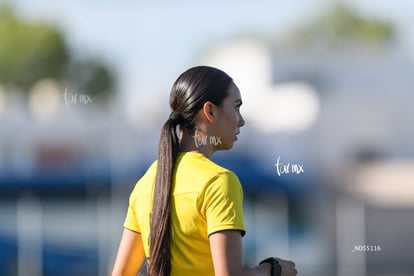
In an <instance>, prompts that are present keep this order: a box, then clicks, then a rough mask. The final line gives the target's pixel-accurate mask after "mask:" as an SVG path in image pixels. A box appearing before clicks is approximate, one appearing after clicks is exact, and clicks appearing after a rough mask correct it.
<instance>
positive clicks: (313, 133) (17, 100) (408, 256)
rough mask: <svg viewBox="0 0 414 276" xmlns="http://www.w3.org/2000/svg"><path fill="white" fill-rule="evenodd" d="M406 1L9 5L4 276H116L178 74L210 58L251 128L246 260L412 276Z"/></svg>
mask: <svg viewBox="0 0 414 276" xmlns="http://www.w3.org/2000/svg"><path fill="white" fill-rule="evenodd" d="M413 25H414V2H412V1H408V0H407V1H403V0H399V1H386V0H366V1H357V0H343V1H323V0H306V1H305V0H291V1H270V0H259V1H235V0H230V1H225V2H223V1H218V0H212V1H208V3H207V2H205V3H200V2H197V3H196V2H195V1H188V0H177V1H159V0H157V1H147V2H145V1H131V0H122V1H111V0H101V1H97V0H92V1H80V0H73V1H52V0H43V1H40V0H37V1H36V0H13V1H12V0H10V1H4V0H3V1H0V275H19V276H24V275H34V276H38V275H107V274H108V272H109V271H110V270H111V266H112V262H113V258H114V256H115V254H116V250H117V247H118V243H119V240H120V237H121V232H122V224H123V220H124V217H125V214H126V210H127V206H128V197H129V193H130V192H131V190H132V188H133V186H134V184H135V183H136V181H137V180H138V179H139V178H140V177H141V176H142V174H143V173H144V172H145V170H146V169H147V167H148V165H149V164H150V163H152V161H153V160H154V159H155V158H156V153H157V145H158V138H159V132H160V128H161V126H162V124H163V123H164V121H165V120H166V119H167V116H168V114H169V112H170V110H169V106H168V96H169V91H170V87H171V85H172V83H173V82H174V81H175V79H176V77H177V76H178V75H179V74H180V73H181V72H183V71H184V70H186V69H187V68H189V67H191V66H194V65H198V64H207V65H212V66H218V67H220V68H221V69H223V70H224V71H226V72H227V73H229V74H230V75H231V76H232V77H233V78H234V80H235V82H236V84H237V85H238V86H239V88H240V90H241V93H242V97H243V101H244V104H243V106H242V109H241V111H242V114H243V115H244V117H245V120H246V125H245V126H244V127H243V128H242V130H241V134H240V135H239V140H238V141H237V143H236V144H235V146H234V148H233V149H232V150H231V151H227V152H220V153H217V154H216V155H215V156H214V160H215V161H216V162H218V163H219V164H221V165H223V166H226V167H228V168H229V169H232V170H233V171H234V172H235V173H236V174H237V175H238V176H239V178H240V180H241V182H242V185H243V187H244V195H245V202H244V212H245V221H246V227H247V235H246V236H245V237H244V241H243V242H244V251H245V253H244V256H245V261H246V263H247V264H251V265H254V264H256V263H258V262H259V261H260V260H262V259H263V258H265V257H267V256H270V255H273V256H278V257H282V258H288V259H292V260H294V261H295V262H296V264H297V268H298V270H299V272H300V275H304V276H305V275H309V276H313V275H324V276H325V275H326V276H330V275H341V276H345V275H346V276H349V275H353V276H365V275H369V276H385V275H387V276H391V275H392V276H397V275H398V276H405V275H413V274H414V235H413V233H414V212H413V211H414V143H413V137H414V128H413V126H414V111H413V110H414V109H413V108H412V107H413V104H414V90H413V88H414V76H413V74H414V62H413V61H414V29H413V28H412V26H413Z"/></svg>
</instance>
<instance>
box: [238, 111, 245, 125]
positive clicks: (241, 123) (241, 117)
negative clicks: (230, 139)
mask: <svg viewBox="0 0 414 276" xmlns="http://www.w3.org/2000/svg"><path fill="white" fill-rule="evenodd" d="M239 116H240V118H239V127H242V126H244V124H245V121H244V119H243V116H242V115H241V114H240V113H239Z"/></svg>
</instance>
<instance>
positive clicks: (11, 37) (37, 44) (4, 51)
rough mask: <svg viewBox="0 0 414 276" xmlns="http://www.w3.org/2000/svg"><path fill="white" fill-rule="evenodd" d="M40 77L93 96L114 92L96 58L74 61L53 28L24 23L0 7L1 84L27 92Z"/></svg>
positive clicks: (106, 71)
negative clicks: (65, 84)
mask: <svg viewBox="0 0 414 276" xmlns="http://www.w3.org/2000/svg"><path fill="white" fill-rule="evenodd" d="M42 78H53V79H56V80H59V81H63V82H66V83H67V82H70V84H71V85H72V86H77V87H79V88H80V89H83V90H86V91H87V92H88V93H89V94H93V95H97V94H109V93H110V92H113V90H114V82H115V77H114V74H113V72H112V71H111V70H110V69H109V68H108V67H107V66H106V65H105V64H103V63H102V62H101V61H99V60H98V59H90V58H87V59H84V60H81V61H76V62H75V61H74V59H73V57H72V56H71V54H70V52H69V50H68V48H67V44H66V41H65V39H64V37H63V34H62V33H61V31H60V30H59V29H57V28H56V27H55V26H53V25H50V24H46V23H42V22H31V21H26V20H24V19H22V18H19V17H18V16H17V15H16V14H15V13H14V12H13V10H12V9H11V8H10V7H9V6H5V5H3V6H0V83H1V84H3V85H5V86H6V87H19V88H21V89H22V90H23V91H25V92H27V91H29V89H30V87H31V86H32V85H33V84H34V83H35V82H36V81H38V80H40V79H42Z"/></svg>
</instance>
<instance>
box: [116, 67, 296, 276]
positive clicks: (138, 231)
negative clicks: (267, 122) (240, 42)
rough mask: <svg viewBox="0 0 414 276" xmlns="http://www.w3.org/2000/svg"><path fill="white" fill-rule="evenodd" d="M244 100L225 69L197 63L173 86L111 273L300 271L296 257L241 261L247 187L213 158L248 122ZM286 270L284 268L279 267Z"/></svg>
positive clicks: (134, 193)
mask: <svg viewBox="0 0 414 276" xmlns="http://www.w3.org/2000/svg"><path fill="white" fill-rule="evenodd" d="M241 104H242V99H241V96H240V91H239V89H238V88H237V86H236V85H235V84H234V82H233V80H232V79H231V78H230V77H229V76H228V75H227V74H226V73H224V72H223V71H221V70H219V69H216V68H212V67H207V66H198V67H194V68H190V69H189V70H187V71H185V72H184V73H182V74H181V75H180V76H179V78H178V79H177V80H176V82H175V83H174V85H173V87H172V91H171V95H170V106H171V109H172V112H171V115H170V116H169V118H168V120H167V121H166V122H165V124H164V126H163V128H162V131H161V138H160V143H159V152H158V160H157V161H155V162H154V163H153V164H152V165H151V166H150V168H149V169H148V171H147V172H146V173H145V175H144V176H143V177H142V178H141V179H140V180H139V181H138V183H137V184H136V185H135V188H134V190H133V191H132V193H131V196H130V201H129V208H128V212H127V216H126V220H125V224H124V232H123V235H122V239H121V243H120V246H119V250H118V255H117V257H116V260H115V265H114V268H113V272H112V275H113V276H115V275H136V274H137V272H138V270H139V269H140V267H141V265H142V264H143V262H144V260H145V258H147V260H148V263H147V266H148V267H147V273H148V275H150V276H167V275H203V276H204V275H218V276H224V275H238V276H239V275H265V276H269V275H283V276H290V275H296V273H297V272H296V269H295V264H294V263H293V262H291V261H286V260H281V259H276V258H268V259H266V260H264V261H263V262H261V264H260V265H258V266H253V267H248V266H244V265H243V255H242V236H243V235H244V233H245V228H244V222H243V212H242V200H243V191H242V187H241V185H240V182H239V179H238V178H237V176H236V175H235V174H234V173H233V172H231V171H229V170H227V169H225V168H223V167H220V166H219V165H217V164H215V163H214V162H213V161H211V160H210V157H211V156H212V154H213V153H214V152H215V151H218V150H228V149H230V148H232V146H233V143H234V142H235V141H236V140H237V135H238V134H239V132H240V128H241V127H242V126H243V125H244V120H243V117H242V116H241V114H240V106H241ZM280 270H281V271H280Z"/></svg>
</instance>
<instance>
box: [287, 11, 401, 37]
mask: <svg viewBox="0 0 414 276" xmlns="http://www.w3.org/2000/svg"><path fill="white" fill-rule="evenodd" d="M393 35H394V30H393V28H392V26H391V25H390V24H389V23H387V22H385V21H381V20H378V19H374V18H367V17H364V16H362V15H360V14H358V13H357V12H356V11H355V10H353V9H352V8H350V7H349V6H346V5H344V4H341V3H339V4H336V5H334V6H331V7H330V9H329V10H328V11H327V12H326V13H324V14H322V15H320V16H319V17H317V18H315V19H314V20H311V22H309V23H308V24H306V25H305V26H302V27H299V28H298V29H296V30H295V31H293V32H292V33H291V34H290V40H289V41H290V42H293V43H294V44H316V43H317V44H328V45H338V44H340V43H343V42H346V41H348V42H349V41H353V42H360V43H364V44H372V45H379V44H383V43H386V42H389V41H391V40H392V38H393Z"/></svg>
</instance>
